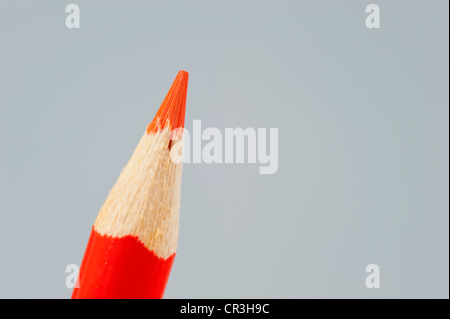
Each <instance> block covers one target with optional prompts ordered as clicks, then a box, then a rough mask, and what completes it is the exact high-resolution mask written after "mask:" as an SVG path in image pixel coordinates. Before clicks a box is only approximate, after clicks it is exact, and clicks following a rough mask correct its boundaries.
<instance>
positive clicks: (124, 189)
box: [72, 71, 188, 298]
mask: <svg viewBox="0 0 450 319" xmlns="http://www.w3.org/2000/svg"><path fill="white" fill-rule="evenodd" d="M187 83H188V73H187V72H185V71H180V72H179V73H178V75H177V77H176V79H175V81H174V83H173V85H172V87H171V88H170V90H169V93H168V94H167V96H166V98H165V99H164V101H163V103H162V105H161V107H160V108H159V110H158V112H157V114H156V116H155V118H154V119H153V121H152V122H151V123H150V124H149V125H148V127H147V130H146V132H145V133H144V136H143V137H142V138H141V140H140V142H139V144H138V145H137V147H136V150H135V151H134V153H133V155H132V156H131V158H130V160H129V162H128V164H127V165H126V166H125V167H124V169H123V170H122V172H121V174H120V176H119V178H118V180H117V182H116V184H115V185H114V187H113V188H112V189H111V191H110V193H109V195H108V197H107V199H106V201H105V203H104V204H103V206H102V208H101V209H100V213H99V214H98V217H97V220H96V221H95V223H94V226H93V227H92V232H91V236H90V238H89V242H88V245H87V248H86V251H85V254H84V257H83V261H82V263H81V267H80V273H79V278H78V287H79V288H74V290H73V294H72V298H162V297H163V294H164V290H165V287H166V284H167V280H168V278H169V274H170V270H171V268H172V264H173V260H174V258H175V253H176V249H177V240H178V219H179V203H180V187H181V168H182V163H176V162H175V161H173V160H171V157H170V149H171V147H172V143H175V142H178V141H180V136H181V135H180V134H179V133H180V129H181V130H182V129H183V128H184V115H185V108H186V93H187Z"/></svg>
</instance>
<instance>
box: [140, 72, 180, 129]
mask: <svg viewBox="0 0 450 319" xmlns="http://www.w3.org/2000/svg"><path fill="white" fill-rule="evenodd" d="M188 78H189V73H188V72H186V71H179V72H178V74H177V77H176V78H175V80H174V81H173V84H172V86H171V88H170V90H169V92H168V93H167V95H166V98H165V99H164V101H163V102H162V104H161V106H160V107H159V110H158V112H157V113H156V115H155V118H154V119H153V121H152V122H151V123H150V124H149V125H148V127H147V134H150V133H151V132H153V133H156V132H158V131H161V130H163V129H165V128H166V127H168V128H169V129H172V130H173V129H176V128H184V116H185V112H186V94H187V86H188Z"/></svg>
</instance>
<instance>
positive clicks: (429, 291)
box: [0, 0, 449, 298]
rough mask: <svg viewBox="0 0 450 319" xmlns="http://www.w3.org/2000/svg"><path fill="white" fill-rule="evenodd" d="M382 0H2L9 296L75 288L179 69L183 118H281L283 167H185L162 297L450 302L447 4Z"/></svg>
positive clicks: (3, 206)
mask: <svg viewBox="0 0 450 319" xmlns="http://www.w3.org/2000/svg"><path fill="white" fill-rule="evenodd" d="M372 2H375V3H376V4H378V5H379V6H380V9H381V28H380V29H367V28H366V26H365V19H366V16H367V13H366V12H365V7H366V5H368V4H369V3H372ZM372 2H364V1H332V0H328V1H234V0H233V1H193V0H189V1H164V2H163V1H143V0H142V1H131V2H130V1H86V0H73V1H71V2H69V1H60V0H58V1H57V0H54V1H12V0H7V1H6V0H0V297H3V298H35V297H36V298H68V297H70V295H71V289H68V288H67V287H66V285H65V280H66V277H67V276H68V273H66V266H67V265H68V264H79V263H80V262H81V259H82V256H83V253H84V249H85V247H86V243H87V240H88V237H89V233H90V231H91V226H92V224H93V222H94V220H95V218H96V216H97V213H98V210H99V208H100V207H101V205H102V203H103V201H104V200H105V198H106V196H107V194H108V192H109V190H110V188H111V187H112V186H113V184H114V182H115V180H116V179H117V177H118V175H119V173H120V170H121V168H122V167H123V166H124V165H125V164H126V162H127V161H128V159H129V157H130V156H131V153H132V151H133V150H134V147H135V146H136V144H137V142H138V141H139V138H140V137H141V135H142V134H143V132H144V130H145V129H146V125H147V124H148V122H150V121H151V119H152V118H153V116H154V114H155V113H156V111H157V109H158V107H159V105H160V104H161V102H162V100H163V98H164V96H165V94H166V93H167V91H168V89H169V87H170V85H171V83H172V81H173V79H174V78H175V76H176V74H177V72H178V70H180V69H183V70H186V71H188V72H190V82H189V92H188V97H187V113H186V127H187V128H188V129H189V130H192V121H193V120H194V119H199V120H201V121H202V126H203V128H206V127H216V128H219V129H220V130H222V131H223V130H224V129H225V128H227V127H230V128H236V127H242V128H247V127H254V128H270V127H274V128H278V130H279V168H278V171H277V173H276V174H273V175H260V174H259V173H258V165H257V164H210V165H208V164H186V165H185V166H184V172H183V185H182V200H181V212H180V214H181V220H180V225H181V226H180V227H181V229H180V237H179V246H178V254H177V257H176V259H175V263H174V267H173V270H172V274H171V277H170V280H169V283H168V286H167V290H166V295H165V296H166V297H167V298H228V297H234V298H247V297H248V298H315V297H321V298H323V297H327V298H329V297H331V298H351V297H356V298H410V297H412V298H419V297H430V298H431V297H438V298H444V297H445V298H448V296H449V198H448V192H449V138H448V137H449V136H448V133H449V109H448V103H449V98H448V85H449V77H448V75H449V74H448V67H449V65H448V54H449V42H448V33H449V32H448V18H449V17H448V10H449V4H448V1H444V0H435V1H384V0H374V1H372ZM69 3H76V4H78V5H79V6H80V10H81V28H80V29H67V28H66V26H65V19H66V16H67V13H66V12H65V7H66V5H68V4H69ZM368 264H377V265H378V266H379V267H380V271H381V287H380V288H379V289H367V288H366V286H365V279H366V276H367V274H366V273H365V268H366V266H367V265H368Z"/></svg>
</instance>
